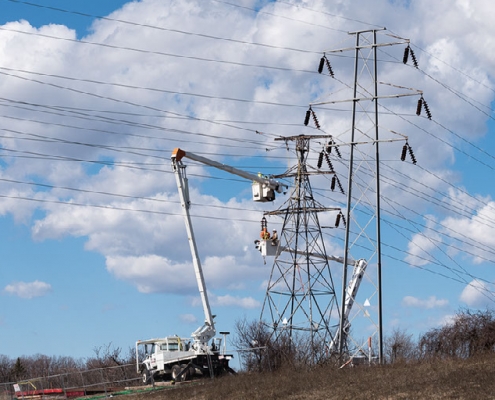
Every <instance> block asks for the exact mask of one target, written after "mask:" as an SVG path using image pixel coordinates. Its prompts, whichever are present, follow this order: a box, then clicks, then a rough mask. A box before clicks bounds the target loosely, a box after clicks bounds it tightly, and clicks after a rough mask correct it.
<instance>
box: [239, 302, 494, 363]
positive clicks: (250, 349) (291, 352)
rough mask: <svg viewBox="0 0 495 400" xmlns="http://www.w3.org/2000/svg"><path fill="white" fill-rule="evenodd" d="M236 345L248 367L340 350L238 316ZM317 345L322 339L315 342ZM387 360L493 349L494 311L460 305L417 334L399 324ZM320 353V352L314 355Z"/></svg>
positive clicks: (387, 342)
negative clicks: (277, 333)
mask: <svg viewBox="0 0 495 400" xmlns="http://www.w3.org/2000/svg"><path fill="white" fill-rule="evenodd" d="M235 330H236V339H235V340H236V342H235V347H236V348H237V349H238V350H239V354H240V355H241V365H242V367H243V369H244V370H245V371H248V372H264V371H273V370H277V369H280V368H283V367H285V366H290V367H292V368H307V367H308V366H310V365H311V366H313V364H314V360H315V359H316V360H317V361H316V364H326V363H332V362H335V363H336V364H339V363H340V365H341V364H342V360H339V359H338V358H337V356H336V355H331V354H330V355H329V354H326V353H325V352H324V351H320V352H316V353H315V349H314V344H313V346H308V344H307V340H305V338H304V337H303V336H297V335H296V336H295V337H294V336H293V337H291V338H290V342H289V339H287V338H284V336H283V335H282V336H280V337H279V339H281V340H277V341H276V342H275V341H272V339H271V332H270V330H269V329H268V328H267V324H264V323H263V322H262V321H252V322H249V321H246V320H240V321H237V323H236V327H235ZM316 345H317V347H318V348H319V349H324V347H325V346H324V345H323V344H321V345H318V344H316ZM383 348H384V362H385V363H388V364H393V363H397V362H420V361H423V360H429V359H433V358H463V359H465V358H469V357H474V356H477V355H483V354H488V353H494V352H495V313H494V311H493V310H488V309H487V310H484V311H481V310H480V311H471V310H460V311H458V312H457V313H456V314H455V316H454V317H453V318H452V320H451V322H449V323H447V324H444V325H443V326H441V327H438V328H433V329H430V330H429V331H427V332H426V333H423V334H421V335H419V337H418V339H417V340H415V339H414V337H413V335H412V334H410V333H408V332H407V331H406V330H403V329H395V330H393V331H392V332H391V334H390V335H388V336H386V337H385V338H384V346H383ZM315 355H316V358H315Z"/></svg>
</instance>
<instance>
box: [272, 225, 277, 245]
mask: <svg viewBox="0 0 495 400" xmlns="http://www.w3.org/2000/svg"><path fill="white" fill-rule="evenodd" d="M276 245H278V234H277V230H276V229H274V230H273V232H272V246H276Z"/></svg>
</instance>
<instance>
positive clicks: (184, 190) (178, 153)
mask: <svg viewBox="0 0 495 400" xmlns="http://www.w3.org/2000/svg"><path fill="white" fill-rule="evenodd" d="M184 157H187V158H189V159H191V160H194V161H198V162H200V163H203V164H206V165H210V166H212V167H215V168H218V169H221V170H224V171H227V172H230V173H232V174H234V175H238V176H241V177H243V178H245V179H249V180H251V181H255V182H256V183H257V185H256V187H255V186H254V185H253V198H254V200H255V201H273V200H274V199H275V193H274V191H277V192H278V193H282V192H284V191H285V190H286V189H287V186H286V185H283V184H281V183H280V182H278V181H277V180H275V179H270V178H263V177H261V176H258V175H254V174H251V173H249V172H245V171H241V170H239V169H237V168H233V167H230V166H228V165H225V164H221V163H219V162H216V161H213V160H209V159H208V158H205V157H201V156H198V155H196V154H193V153H186V152H185V151H184V150H181V149H179V148H176V149H174V151H173V152H172V157H171V159H172V168H173V170H174V173H175V178H176V181H177V188H178V190H179V196H180V201H181V204H182V213H183V215H184V221H185V223H186V230H187V238H188V239H189V246H190V248H191V254H192V259H193V265H194V271H195V273H196V280H197V282H198V289H199V294H200V296H201V301H202V303H203V310H204V313H205V323H204V325H203V326H201V327H199V328H198V329H196V331H194V332H193V334H192V337H193V339H194V342H195V345H196V346H197V348H203V349H206V348H207V345H208V341H209V340H210V339H212V338H213V337H214V336H215V333H216V331H215V323H214V321H213V316H212V314H211V309H210V303H209V301H208V295H207V292H206V285H205V279H204V276H203V269H202V268H201V262H200V260H199V256H198V249H197V247H196V239H195V238H194V231H193V228H192V223H191V215H190V213H189V208H190V205H191V202H190V200H189V187H188V181H187V177H186V166H185V165H184V164H183V163H182V158H184ZM205 351H206V350H205Z"/></svg>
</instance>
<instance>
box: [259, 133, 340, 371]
mask: <svg viewBox="0 0 495 400" xmlns="http://www.w3.org/2000/svg"><path fill="white" fill-rule="evenodd" d="M311 139H325V140H328V139H329V136H327V135H314V136H304V135H301V136H294V137H285V138H280V139H276V140H284V141H285V142H286V143H287V142H295V147H296V154H297V157H298V162H297V165H296V166H294V167H293V168H292V169H289V170H288V171H287V172H286V173H285V174H283V175H280V176H277V178H281V177H285V178H294V187H293V189H292V192H291V193H290V197H289V200H288V202H286V205H287V207H286V208H282V209H278V210H276V211H272V212H267V213H265V215H278V216H281V217H282V218H283V220H284V221H283V226H282V231H281V233H280V236H279V243H278V249H277V250H278V254H277V255H276V257H275V261H274V264H273V267H272V272H271V274H270V279H269V283H268V288H267V292H266V296H265V301H264V304H263V309H262V312H261V319H262V321H265V322H266V323H267V324H269V329H271V332H272V339H274V340H278V339H286V340H287V343H288V345H289V347H290V346H291V345H292V343H294V341H296V340H297V341H301V340H304V341H305V343H306V344H308V343H309V345H310V353H311V357H312V361H313V362H316V361H317V360H318V359H319V358H320V357H321V356H322V354H323V352H324V351H325V346H326V345H327V344H328V343H329V342H330V341H332V340H333V336H334V335H335V330H336V327H337V322H338V319H336V320H335V322H333V323H332V321H330V318H334V317H335V313H338V307H337V297H338V296H337V293H336V291H335V287H334V282H333V278H332V274H331V271H330V265H329V261H332V260H333V261H339V262H342V259H341V258H337V257H332V256H327V254H326V251H325V243H324V240H323V235H322V231H321V226H320V221H319V214H320V213H322V212H328V211H332V212H335V213H338V212H340V208H335V207H325V206H323V205H321V204H320V203H318V202H317V201H316V200H315V198H314V196H313V192H312V189H311V184H310V180H309V177H310V175H312V174H313V175H314V174H321V172H320V171H318V170H316V169H311V168H309V167H308V164H307V158H308V154H309V151H310V141H311ZM327 173H329V174H333V172H331V171H329V172H327Z"/></svg>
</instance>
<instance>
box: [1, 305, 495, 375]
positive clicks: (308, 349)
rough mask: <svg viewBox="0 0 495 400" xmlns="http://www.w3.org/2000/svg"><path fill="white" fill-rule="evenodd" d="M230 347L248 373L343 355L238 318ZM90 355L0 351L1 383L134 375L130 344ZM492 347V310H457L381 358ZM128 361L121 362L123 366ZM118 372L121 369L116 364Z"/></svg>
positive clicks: (400, 335) (392, 341)
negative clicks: (99, 373)
mask: <svg viewBox="0 0 495 400" xmlns="http://www.w3.org/2000/svg"><path fill="white" fill-rule="evenodd" d="M235 333H236V334H235V335H234V339H233V340H234V343H233V344H234V348H235V349H236V350H237V354H239V357H240V364H241V369H242V370H243V371H246V372H266V371H274V370H277V369H280V368H283V367H286V366H290V367H293V368H310V367H313V366H314V364H315V360H316V364H327V363H331V362H335V363H341V360H338V359H336V358H335V357H334V356H332V355H329V354H328V353H326V352H325V345H324V344H320V343H311V345H310V344H309V343H308V341H307V340H305V338H304V337H303V336H300V337H298V336H293V337H291V338H288V337H285V336H284V335H281V336H279V338H278V339H277V341H274V340H272V338H271V337H272V335H271V332H270V330H269V329H268V328H267V325H266V324H264V323H262V322H261V321H252V322H249V321H247V320H246V319H243V320H238V321H236V324H235ZM93 351H94V355H93V356H92V357H88V358H80V359H76V358H73V357H63V356H51V357H50V356H46V355H42V354H36V355H33V356H19V357H17V358H10V357H7V356H5V355H0V383H9V382H19V381H23V380H27V379H33V378H39V377H47V376H54V375H61V374H75V373H78V372H84V371H91V370H96V369H100V368H110V367H119V366H122V369H121V372H120V373H121V374H123V376H122V379H123V380H125V379H132V377H133V376H134V375H135V370H134V365H135V363H136V359H135V357H136V356H135V353H134V349H132V348H129V350H128V352H127V354H124V352H123V351H122V349H121V348H119V347H114V346H112V344H111V343H110V344H107V345H104V346H100V347H96V348H94V350H93ZM493 352H495V313H494V311H493V310H484V311H471V310H460V311H458V312H457V313H456V315H455V316H454V317H453V318H452V320H451V322H450V323H447V324H445V325H443V326H441V327H438V328H433V329H430V330H429V331H427V332H426V333H423V334H421V335H420V336H419V337H418V339H417V340H415V339H414V338H413V335H412V334H409V333H408V332H407V331H405V330H402V329H395V330H394V331H392V332H391V334H390V335H388V336H386V337H385V339H384V358H385V359H384V361H385V362H386V363H389V364H392V363H397V362H414V361H422V360H428V359H432V358H463V359H465V358H469V357H475V356H477V355H483V354H487V353H493ZM126 365H127V366H128V367H125V368H124V366H126ZM119 371H120V369H119Z"/></svg>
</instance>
